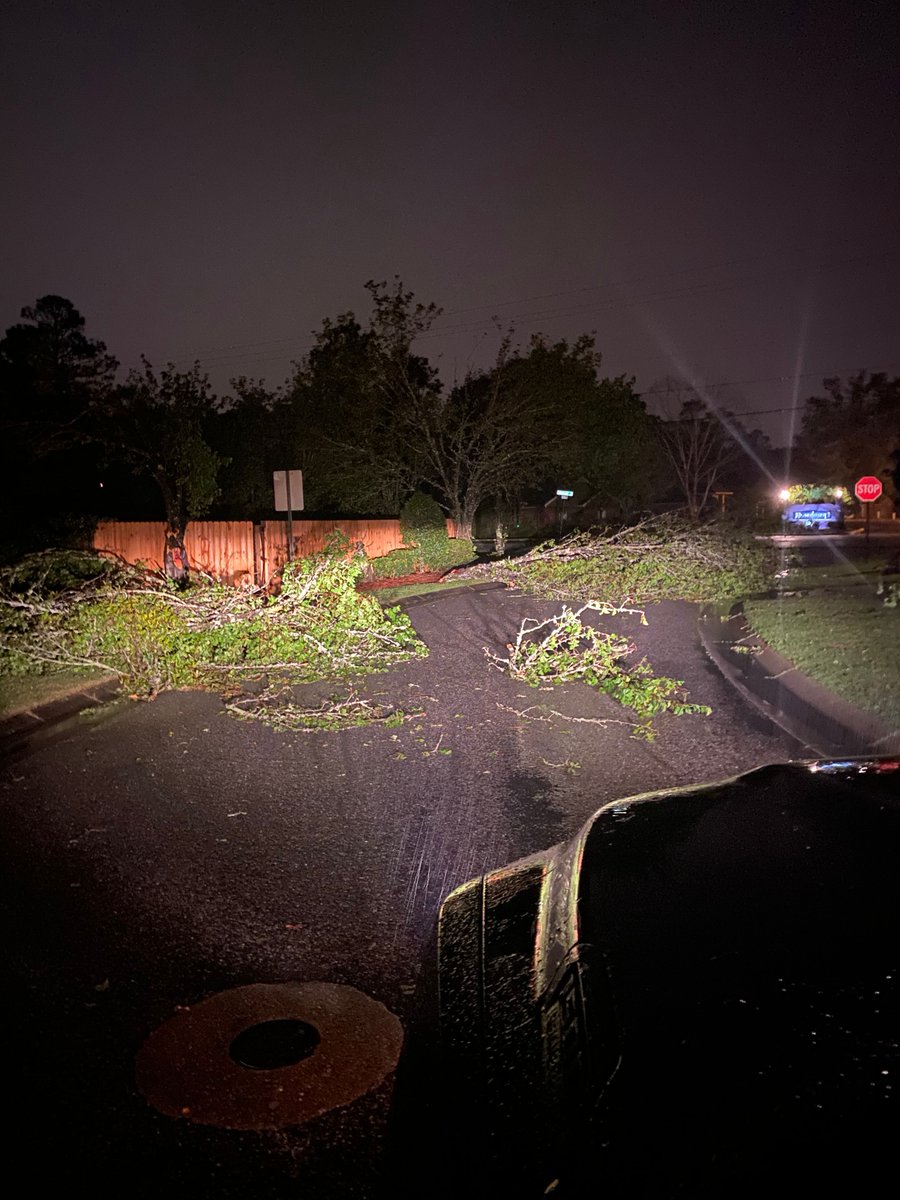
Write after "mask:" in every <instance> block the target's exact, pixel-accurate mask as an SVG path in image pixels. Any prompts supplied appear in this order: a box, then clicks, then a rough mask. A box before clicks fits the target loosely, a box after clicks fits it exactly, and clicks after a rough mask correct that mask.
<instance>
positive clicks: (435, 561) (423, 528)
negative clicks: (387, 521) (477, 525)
mask: <svg viewBox="0 0 900 1200" xmlns="http://www.w3.org/2000/svg"><path fill="white" fill-rule="evenodd" d="M400 532H401V533H402V534H403V541H404V542H405V545H404V547H403V548H402V549H400V550H392V551H391V552H390V554H385V555H383V556H382V557H381V558H375V559H373V560H372V562H371V570H372V573H373V574H374V576H375V578H376V579H402V578H403V577H404V576H406V575H423V574H426V573H429V572H434V571H448V570H450V568H451V567H458V566H461V565H462V564H463V563H468V562H471V561H472V560H473V559H474V558H475V547H474V545H473V544H472V542H471V540H470V539H469V538H451V537H450V536H449V534H448V533H447V521H446V518H445V517H444V514H443V512H442V510H441V506H440V505H439V504H438V503H437V501H436V500H432V498H431V497H430V496H426V495H425V494H424V493H423V492H413V494H412V496H410V498H409V500H407V502H406V503H405V504H404V506H403V508H402V509H401V510H400Z"/></svg>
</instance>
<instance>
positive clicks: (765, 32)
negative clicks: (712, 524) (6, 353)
mask: <svg viewBox="0 0 900 1200" xmlns="http://www.w3.org/2000/svg"><path fill="white" fill-rule="evenodd" d="M2 27H3V31H2V38H0V58H2V63H0V96H2V109H3V113H2V122H0V125H2V137H3V158H2V161H3V164H4V175H5V179H4V182H3V185H2V188H0V219H2V229H3V256H2V264H3V265H2V271H0V328H3V329H5V328H6V327H7V326H8V325H10V324H12V323H13V322H14V321H16V320H17V319H18V315H19V310H20V309H21V307H22V306H23V305H25V304H30V303H33V301H34V300H35V299H36V298H37V297H38V296H40V295H43V294H45V293H48V292H55V293H59V294H61V295H64V296H66V297H68V298H69V299H71V300H72V301H73V302H74V303H75V304H76V305H77V306H78V308H79V309H80V310H81V311H82V313H83V314H84V315H85V316H86V318H87V322H88V333H89V334H91V335H92V336H95V337H100V338H102V339H103V340H104V341H105V342H106V343H107V345H108V347H109V349H110V350H111V351H112V352H113V353H115V354H116V355H117V357H118V358H119V359H120V360H121V361H122V363H123V366H126V367H127V366H131V365H133V364H135V362H136V361H137V359H138V356H139V355H140V353H141V352H144V353H146V354H147V355H148V356H149V357H150V359H151V360H152V361H153V362H154V363H158V364H160V363H162V362H163V361H165V360H169V359H171V360H174V361H175V362H177V363H179V364H184V365H187V364H188V363H189V362H190V361H191V360H193V359H194V358H195V357H196V358H200V359H201V361H202V362H203V364H204V365H205V366H206V367H207V369H208V370H209V372H210V374H211V375H212V377H213V380H214V383H215V384H216V386H217V387H218V388H220V389H226V388H227V381H228V379H229V377H230V376H232V375H235V374H248V375H251V376H254V377H259V376H262V377H265V378H266V379H267V381H268V382H269V383H270V384H272V385H275V384H277V383H280V382H281V381H282V380H283V379H284V378H285V376H286V375H287V373H288V371H289V368H290V362H291V360H292V359H294V358H297V357H299V356H300V355H301V354H302V353H303V351H304V350H305V349H307V348H308V347H309V345H310V343H311V333H312V331H313V330H314V329H316V328H317V327H318V326H319V325H320V324H321V321H322V318H323V317H325V316H327V315H334V314H336V313H338V312H340V311H343V310H346V309H348V308H355V309H356V310H357V312H366V311H367V295H366V293H365V292H364V290H363V287H362V285H363V283H364V282H365V280H366V279H368V278H372V277H374V278H376V279H380V278H388V277H390V276H391V275H393V274H394V273H399V274H400V275H401V276H402V278H403V280H404V282H405V283H406V284H407V285H408V286H409V287H411V288H412V289H413V290H414V291H415V292H416V294H417V296H419V297H420V298H422V299H423V300H434V301H436V302H437V303H438V304H440V305H442V306H443V308H444V310H445V316H444V317H443V318H442V320H441V323H440V326H439V331H438V332H437V333H435V334H434V335H432V336H431V337H430V338H429V339H428V340H427V342H426V341H423V342H422V344H421V346H420V349H421V350H422V351H423V352H427V353H428V354H429V355H430V356H432V357H435V358H438V359H439V364H440V368H441V372H442V375H443V376H444V378H445V379H446V380H447V381H448V382H452V380H453V378H454V377H458V376H461V375H463V374H464V373H465V371H466V369H467V368H468V367H470V366H473V365H475V366H478V365H486V364H487V363H489V362H490V361H491V359H492V357H493V354H494V353H495V350H496V346H497V341H498V335H497V333H496V331H495V328H494V325H493V323H492V319H491V318H492V317H493V316H495V315H496V316H497V317H499V318H500V320H501V322H502V323H504V324H508V323H509V322H514V323H515V325H516V328H517V331H518V333H519V335H520V336H521V337H523V338H524V337H527V335H528V334H530V333H531V332H532V331H534V330H543V331H544V332H545V333H547V334H548V335H550V336H553V337H574V336H577V335H578V334H579V333H581V332H583V331H586V330H587V331H596V334H597V343H598V348H599V349H600V350H601V351H602V353H603V356H604V362H603V367H604V371H605V372H606V373H609V374H618V373H620V372H627V373H633V374H636V375H637V379H638V386H639V388H642V389H644V388H647V387H649V386H650V385H651V384H652V383H653V382H654V380H656V379H658V378H659V377H660V376H662V375H664V374H666V373H667V372H674V373H682V374H687V375H688V376H690V377H692V378H696V379H699V380H703V381H707V382H713V383H715V382H719V381H731V382H733V383H734V386H733V387H732V388H731V389H730V391H729V393H728V399H729V401H730V402H731V403H732V404H733V406H734V407H735V408H736V409H737V410H738V411H744V412H751V413H753V412H755V411H756V410H765V409H775V408H782V407H785V406H789V405H791V404H793V403H796V402H797V400H798V399H799V400H802V399H803V397H804V396H806V395H807V394H809V393H810V392H811V391H814V390H815V389H816V388H817V387H818V385H819V384H820V381H821V377H822V375H823V374H826V373H831V372H833V371H849V370H853V369H856V368H859V367H867V368H869V369H871V370H879V369H880V370H886V371H889V372H891V373H894V374H896V373H900V341H898V336H897V335H898V325H900V321H898V315H900V154H898V151H900V117H898V114H900V86H898V81H900V73H898V61H900V60H898V56H897V52H898V48H900V46H898V43H900V38H898V28H900V16H898V14H897V8H896V4H894V3H890V2H887V3H871V2H867V0H859V2H855V3H844V4H837V3H825V2H820V3H767V2H756V3H754V2H753V0H740V2H734V3H732V2H729V0H719V2H717V3H682V2H677V0H659V2H653V0H646V2H642V0H616V2H612V3H604V2H602V0H596V2H594V3H589V2H587V0H571V2H567V0H543V2H542V3H537V2H532V0H516V2H515V3H514V2H511V0H510V2H508V3H503V2H500V0H456V2H454V3H444V4H441V3H428V2H425V0H418V2H417V0H405V2H403V0H379V2H377V3H376V2H374V0H369V2H367V3H362V2H359V0H329V2H328V3H312V2H305V3H304V2H303V0H293V2H273V0H268V2H267V0H256V2H250V0H246V2H239V0H184V2H183V3H165V2H159V0H156V2H154V3H152V4H151V3H147V2H141V3H129V2H127V0H109V2H107V0H95V2H92V3H87V2H81V3H79V2H77V0H68V2H65V0H54V2H46V0H45V2H38V0H6V3H4V5H3V21H2ZM748 423H749V424H750V425H751V426H752V425H756V424H759V425H761V426H762V427H763V428H764V429H766V430H767V431H768V432H769V433H770V434H772V435H773V437H774V438H775V439H776V440H777V441H783V440H784V439H785V438H786V437H787V436H789V434H788V430H789V414H777V413H776V414H773V415H760V416H753V417H749V418H748Z"/></svg>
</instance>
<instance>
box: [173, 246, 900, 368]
mask: <svg viewBox="0 0 900 1200" xmlns="http://www.w3.org/2000/svg"><path fill="white" fill-rule="evenodd" d="M775 253H778V254H784V253H788V254H802V253H804V251H802V250H793V251H779V252H774V251H773V254H775ZM898 253H900V251H897V252H890V253H888V254H887V255H885V253H884V252H883V251H879V252H874V253H870V254H864V255H856V256H854V257H852V258H846V259H838V260H834V261H832V262H828V261H824V262H818V263H815V264H812V267H811V269H815V270H834V269H835V268H838V267H842V266H848V265H855V264H857V263H860V262H868V261H871V259H873V258H878V259H880V260H884V258H885V257H894V256H895V254H898ZM762 257H763V258H766V257H770V256H762ZM754 261H759V258H758V257H757V258H745V259H731V260H727V261H726V262H724V263H720V264H714V265H710V266H706V267H700V268H691V269H688V270H679V271H671V272H663V273H660V274H655V275H649V276H639V277H636V278H634V277H633V278H631V279H625V280H618V281H614V282H608V283H600V284H592V285H588V286H586V287H583V288H574V289H569V290H566V291H561V292H549V293H545V294H544V295H538V296H531V297H522V298H520V299H511V300H503V301H497V302H494V303H490V302H488V303H485V304H479V305H473V306H470V307H468V308H461V309H451V310H449V311H448V312H446V313H443V314H442V316H445V317H450V316H461V315H463V314H464V313H466V312H475V311H478V310H481V309H488V308H500V307H508V306H510V305H513V304H529V303H533V302H535V301H538V300H541V299H553V298H557V297H561V296H567V295H579V294H583V293H585V292H590V291H599V290H604V289H608V288H616V287H627V286H633V285H634V284H636V283H646V282H650V281H651V280H653V279H665V278H672V277H676V278H677V277H679V276H681V275H687V274H691V273H692V270H694V269H697V270H712V271H716V270H721V269H722V268H723V267H727V266H733V265H735V264H736V263H740V262H754ZM802 265H803V264H796V265H794V266H791V267H787V268H782V269H780V270H777V271H775V272H766V273H764V274H763V275H761V276H756V277H751V278H750V279H749V280H748V279H746V278H744V279H737V280H728V279H725V280H714V279H713V280H707V281H701V282H698V283H693V284H690V285H688V286H687V287H685V288H678V289H675V290H674V291H672V290H670V291H666V292H661V293H656V294H653V295H649V296H638V297H621V298H619V299H617V300H613V301H609V302H607V303H604V304H602V305H600V306H597V305H596V304H592V303H588V304H582V305H577V306H575V307H569V308H562V309H561V308H551V309H545V310H539V311H537V312H530V313H520V314H517V315H516V316H515V317H514V318H513V320H519V321H523V320H524V321H527V320H534V319H539V318H555V317H559V316H566V315H569V314H572V313H576V312H584V311H585V310H593V311H597V312H605V311H609V310H610V309H614V308H621V307H630V306H633V305H639V304H649V303H658V302H659V301H661V300H668V299H674V298H680V297H683V296H690V295H696V294H702V293H708V292H715V291H720V290H727V289H728V288H729V287H731V288H733V287H741V286H744V285H746V284H753V283H759V282H764V281H765V280H766V279H769V278H772V277H773V276H774V277H776V278H777V277H780V276H783V275H785V274H793V273H794V272H795V271H796V270H797V267H798V266H802ZM493 326H494V322H493V319H492V318H490V317H489V318H483V319H481V320H477V321H467V322H463V323H461V324H457V325H450V326H444V327H441V328H437V329H433V330H430V331H429V332H428V333H426V334H423V335H422V339H425V338H435V337H444V336H446V335H447V334H450V333H459V332H476V331H478V330H479V329H487V328H489V327H493ZM281 345H284V346H287V347H290V348H291V349H292V351H293V352H294V353H301V354H302V353H303V352H305V351H307V350H309V349H311V348H312V344H306V345H297V344H296V342H295V340H294V338H293V337H284V338H271V339H266V340H262V341H257V342H235V343H231V344H228V345H225V346H223V347H220V348H212V349H211V350H207V351H206V352H205V353H206V354H207V355H209V354H211V355H212V357H207V358H206V360H205V361H206V362H207V363H212V364H219V365H222V364H224V363H226V362H228V361H235V360H237V361H240V360H245V359H247V360H257V361H274V360H276V359H280V358H284V357H286V356H287V355H286V354H278V355H274V354H263V353H258V354H252V353H250V354H245V353H240V351H241V350H243V349H247V350H252V349H253V348H254V347H275V346H281ZM229 350H234V351H237V352H238V353H235V354H229V353H228V351H229ZM218 351H221V352H218ZM197 357H198V355H194V356H193V357H192V358H191V359H188V358H186V357H184V358H179V359H178V360H177V361H178V362H180V363H184V362H188V361H191V362H193V361H194V359H195V358H197Z"/></svg>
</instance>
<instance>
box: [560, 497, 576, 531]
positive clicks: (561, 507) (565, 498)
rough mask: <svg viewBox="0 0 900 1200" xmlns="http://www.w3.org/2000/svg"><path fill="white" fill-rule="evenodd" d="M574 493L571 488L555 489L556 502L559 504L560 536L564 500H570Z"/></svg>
mask: <svg viewBox="0 0 900 1200" xmlns="http://www.w3.org/2000/svg"><path fill="white" fill-rule="evenodd" d="M574 495H575V493H574V492H573V491H572V489H571V488H557V489H556V503H557V505H558V506H559V534H558V536H559V537H562V531H563V522H564V520H565V514H566V501H567V500H571V499H572V497H573V496H574Z"/></svg>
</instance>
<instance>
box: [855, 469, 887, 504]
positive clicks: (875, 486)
mask: <svg viewBox="0 0 900 1200" xmlns="http://www.w3.org/2000/svg"><path fill="white" fill-rule="evenodd" d="M853 490H854V492H856V498H857V499H858V500H862V501H863V502H864V503H866V504H868V503H869V501H871V500H877V499H878V497H879V496H880V495H881V480H880V479H876V478H875V476H874V475H863V477H862V479H857V481H856V485H855V487H854V488H853Z"/></svg>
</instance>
